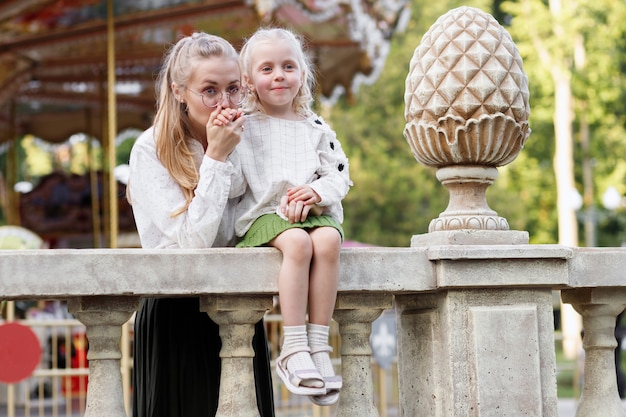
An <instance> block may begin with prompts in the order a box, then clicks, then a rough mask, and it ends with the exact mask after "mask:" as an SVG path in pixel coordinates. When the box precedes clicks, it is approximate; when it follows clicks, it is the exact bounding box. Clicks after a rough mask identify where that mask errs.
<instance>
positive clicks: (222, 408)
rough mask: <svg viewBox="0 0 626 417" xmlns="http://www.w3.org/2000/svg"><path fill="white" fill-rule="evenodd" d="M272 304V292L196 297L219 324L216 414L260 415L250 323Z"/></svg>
mask: <svg viewBox="0 0 626 417" xmlns="http://www.w3.org/2000/svg"><path fill="white" fill-rule="evenodd" d="M271 308H272V296H271V295H267V296H258V297H255V296H238V295H216V296H210V297H201V298H200V310H201V311H206V312H207V313H208V314H209V316H210V317H211V319H212V320H213V321H214V322H216V323H217V324H218V325H219V326H220V337H221V339H222V349H221V351H220V357H221V358H222V375H221V380H220V393H219V405H218V407H217V414H216V417H260V415H259V409H258V407H257V402H256V389H255V385H254V384H255V381H254V365H253V358H254V349H253V348H252V338H253V337H254V325H255V324H256V323H257V322H258V321H259V320H261V319H262V318H263V315H264V314H265V312H266V311H267V310H269V309H271Z"/></svg>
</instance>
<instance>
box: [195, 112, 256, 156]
mask: <svg viewBox="0 0 626 417" xmlns="http://www.w3.org/2000/svg"><path fill="white" fill-rule="evenodd" d="M245 121H246V118H245V117H244V116H243V113H242V112H241V110H239V109H229V108H222V107H221V106H218V107H217V108H216V109H215V110H214V111H213V112H212V113H211V115H210V116H209V121H208V122H207V124H206V137H207V149H206V152H205V154H206V155H207V156H208V157H209V158H212V159H215V160H217V161H222V162H224V161H226V158H228V155H230V153H231V152H232V151H233V150H234V149H235V147H236V146H237V144H238V143H239V141H240V140H241V134H242V133H243V124H244V122H245Z"/></svg>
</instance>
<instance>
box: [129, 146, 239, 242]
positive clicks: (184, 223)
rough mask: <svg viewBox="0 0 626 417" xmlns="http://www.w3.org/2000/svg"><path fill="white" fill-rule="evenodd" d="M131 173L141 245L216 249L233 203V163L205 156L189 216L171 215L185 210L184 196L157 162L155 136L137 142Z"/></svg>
mask: <svg viewBox="0 0 626 417" xmlns="http://www.w3.org/2000/svg"><path fill="white" fill-rule="evenodd" d="M142 136H143V135H142ZM198 146H200V144H199V143H198ZM200 152H201V150H200ZM130 170H131V173H130V182H129V186H130V187H131V189H130V198H131V202H132V207H133V213H134V216H135V222H136V224H137V230H138V232H139V236H140V238H141V241H142V246H144V247H152V248H157V247H161V248H162V247H181V248H208V247H211V246H213V244H214V242H215V240H216V238H218V236H217V235H218V232H219V231H220V223H221V222H222V217H223V215H224V211H225V208H226V206H227V202H228V194H229V190H230V180H231V175H232V166H231V164H230V163H224V162H220V161H215V160H213V159H211V158H209V157H207V156H203V158H202V163H201V165H200V169H199V174H200V180H199V182H198V186H197V188H196V191H195V195H194V197H193V200H192V201H191V204H190V205H189V207H188V209H187V211H185V212H183V213H181V214H179V215H177V216H172V214H173V213H174V212H176V211H177V210H178V209H180V208H181V207H183V206H184V204H185V197H184V195H183V193H182V191H181V189H180V186H179V185H178V183H177V182H176V181H174V179H173V178H172V177H171V176H170V175H169V173H168V171H167V170H166V169H165V167H164V166H163V165H162V164H161V162H160V161H159V159H158V158H157V156H156V149H155V146H154V139H153V137H152V135H151V134H150V135H149V137H140V138H139V139H138V140H137V142H136V144H135V146H134V147H133V150H132V152H131V158H130Z"/></svg>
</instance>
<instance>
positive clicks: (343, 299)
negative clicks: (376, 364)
mask: <svg viewBox="0 0 626 417" xmlns="http://www.w3.org/2000/svg"><path fill="white" fill-rule="evenodd" d="M391 306H392V296H391V295H385V294H339V296H338V297H337V303H336V305H335V313H334V316H333V317H334V319H335V321H337V323H339V334H340V335H341V375H342V377H343V388H342V389H341V395H340V397H339V404H338V405H337V413H336V417H379V413H378V409H377V408H376V406H375V405H374V387H373V382H372V372H371V361H372V349H371V347H370V339H369V338H370V333H371V331H372V322H373V321H374V320H376V319H377V318H378V317H379V316H380V315H381V314H382V312H383V310H385V309H388V308H391Z"/></svg>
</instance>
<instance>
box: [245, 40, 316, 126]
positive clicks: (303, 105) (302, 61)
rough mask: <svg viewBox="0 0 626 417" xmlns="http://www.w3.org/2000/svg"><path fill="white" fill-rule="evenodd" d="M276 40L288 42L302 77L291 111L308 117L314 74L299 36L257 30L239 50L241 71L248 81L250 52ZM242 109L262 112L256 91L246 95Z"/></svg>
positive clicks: (250, 111) (311, 100)
mask: <svg viewBox="0 0 626 417" xmlns="http://www.w3.org/2000/svg"><path fill="white" fill-rule="evenodd" d="M276 40H284V41H286V42H288V43H289V45H290V46H291V48H292V49H293V50H294V52H295V53H296V59H297V61H298V66H299V67H300V68H301V69H302V71H303V73H304V76H303V83H302V86H301V87H300V90H299V91H298V94H297V95H296V97H295V98H294V100H293V110H294V111H295V112H296V114H300V115H302V116H308V115H309V114H310V113H311V103H312V102H313V91H314V90H315V72H314V69H313V64H312V63H311V60H310V59H309V57H308V55H307V54H306V53H305V43H304V41H303V40H302V38H301V37H300V36H298V35H296V34H294V33H293V32H291V31H289V30H287V29H283V28H261V29H258V30H257V31H256V32H255V33H254V34H253V35H252V36H251V37H250V38H249V39H248V40H247V41H246V42H245V44H244V45H243V47H242V48H241V53H240V54H239V63H240V66H241V70H242V71H243V73H244V74H245V75H247V77H248V79H250V78H251V71H252V68H251V66H252V63H251V62H250V55H251V53H252V51H253V50H254V48H255V47H256V46H257V45H258V44H259V43H261V42H268V41H270V42H271V41H276ZM242 108H243V111H244V112H246V113H252V112H254V111H261V112H264V109H263V105H262V104H261V101H260V100H259V96H258V94H257V92H256V91H253V92H251V93H250V94H248V96H247V97H246V102H245V103H244V105H243V106H242Z"/></svg>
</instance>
